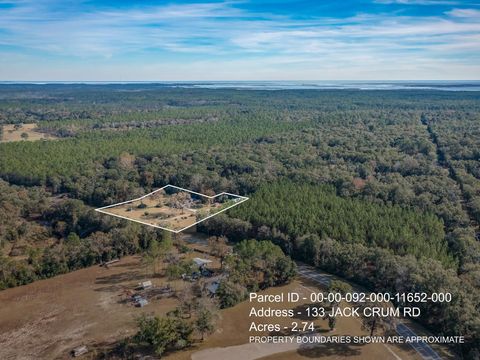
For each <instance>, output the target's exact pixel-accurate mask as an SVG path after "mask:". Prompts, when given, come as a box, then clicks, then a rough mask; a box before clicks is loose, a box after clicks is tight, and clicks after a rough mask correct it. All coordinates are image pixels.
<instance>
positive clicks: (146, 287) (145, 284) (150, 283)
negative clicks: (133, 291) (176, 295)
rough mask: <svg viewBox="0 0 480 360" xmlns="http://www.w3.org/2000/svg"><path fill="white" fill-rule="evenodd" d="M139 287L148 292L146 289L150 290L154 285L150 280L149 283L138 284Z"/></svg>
mask: <svg viewBox="0 0 480 360" xmlns="http://www.w3.org/2000/svg"><path fill="white" fill-rule="evenodd" d="M138 286H139V287H140V289H142V290H146V289H150V288H151V287H152V286H153V284H152V282H151V281H150V280H148V281H143V282H141V283H138Z"/></svg>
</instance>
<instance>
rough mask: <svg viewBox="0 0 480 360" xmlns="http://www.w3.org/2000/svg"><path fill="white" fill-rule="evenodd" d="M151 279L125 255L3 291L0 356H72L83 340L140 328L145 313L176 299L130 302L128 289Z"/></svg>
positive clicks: (171, 304)
mask: <svg viewBox="0 0 480 360" xmlns="http://www.w3.org/2000/svg"><path fill="white" fill-rule="evenodd" d="M146 278H148V279H150V280H152V282H153V283H154V285H156V287H160V286H163V285H164V284H165V283H164V280H163V279H161V278H153V279H152V278H151V277H146V275H145V268H144V267H143V266H141V264H140V258H139V257H126V258H124V259H122V260H121V261H120V262H119V263H117V264H115V265H113V266H110V268H109V269H106V268H104V267H99V266H92V267H90V268H86V269H82V270H78V271H74V272H72V273H69V274H65V275H60V276H57V277H55V278H51V279H47V280H41V281H37V282H35V283H32V284H29V285H26V286H20V287H17V288H13V289H8V290H4V291H2V292H0V319H2V321H0V358H1V359H55V358H70V355H69V351H70V350H71V349H72V348H74V347H76V346H78V345H81V344H87V346H90V345H92V344H102V343H110V342H112V341H115V340H118V339H121V338H124V337H126V336H128V335H131V334H133V333H134V332H135V328H136V325H135V317H136V316H138V315H140V314H141V313H150V312H155V313H156V314H159V315H161V314H165V313H166V312H167V311H169V310H171V309H172V308H174V307H175V306H176V303H177V301H176V299H175V298H162V299H161V300H158V301H157V300H156V301H152V302H151V303H150V304H148V305H147V306H146V307H144V308H136V307H134V306H132V305H131V304H128V303H126V302H125V298H126V296H125V291H126V290H127V289H132V288H134V287H136V285H137V284H138V283H139V282H140V281H143V280H145V279H146Z"/></svg>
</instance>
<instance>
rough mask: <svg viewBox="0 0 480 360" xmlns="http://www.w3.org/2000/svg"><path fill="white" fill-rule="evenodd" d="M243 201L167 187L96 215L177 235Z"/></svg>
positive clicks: (234, 196)
mask: <svg viewBox="0 0 480 360" xmlns="http://www.w3.org/2000/svg"><path fill="white" fill-rule="evenodd" d="M246 199H247V198H244V197H241V196H237V195H231V194H226V193H221V194H218V195H215V196H207V195H202V194H198V193H194V192H191V191H187V190H183V189H181V188H177V187H174V186H171V185H167V186H165V187H163V188H161V189H158V190H156V191H154V192H152V193H150V194H147V195H145V196H143V197H141V198H138V199H134V200H131V201H127V202H125V203H120V204H114V205H110V206H106V207H103V208H99V209H97V211H99V212H101V213H104V214H109V215H114V216H117V217H121V218H123V219H127V220H132V221H135V222H139V223H142V224H145V225H150V226H154V227H159V228H162V229H166V230H169V231H174V232H179V231H182V230H185V229H186V228H188V227H190V226H193V225H194V224H196V223H198V222H200V221H203V220H205V219H206V218H208V217H210V216H213V215H215V214H217V213H219V212H221V211H222V210H225V209H227V208H229V207H232V206H234V205H235V204H239V203H240V202H242V201H245V200H246Z"/></svg>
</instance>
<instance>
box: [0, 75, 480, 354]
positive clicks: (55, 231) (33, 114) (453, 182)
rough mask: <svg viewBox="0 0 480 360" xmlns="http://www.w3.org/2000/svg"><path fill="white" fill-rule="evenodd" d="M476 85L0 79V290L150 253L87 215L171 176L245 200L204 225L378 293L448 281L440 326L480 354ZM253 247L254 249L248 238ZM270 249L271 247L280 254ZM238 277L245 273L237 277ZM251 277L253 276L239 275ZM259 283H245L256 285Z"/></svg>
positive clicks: (150, 236) (438, 314)
mask: <svg viewBox="0 0 480 360" xmlns="http://www.w3.org/2000/svg"><path fill="white" fill-rule="evenodd" d="M479 100H480V94H478V93H477V92H463V91H458V92H447V91H434V90H408V91H406V90H398V91H359V90H285V91H253V90H252V91H238V90H225V89H223V90H208V89H184V88H172V87H168V86H163V85H161V84H127V85H126V84H123V85H121V84H117V85H60V84H48V85H27V84H23V85H0V125H2V124H19V125H21V124H27V123H36V124H37V126H38V129H39V131H42V132H45V133H48V134H51V135H55V137H58V139H55V140H53V139H52V140H39V141H18V142H9V143H0V178H1V180H0V289H2V288H7V287H13V286H18V285H22V284H26V283H29V282H32V281H35V280H37V279H42V278H47V277H51V276H55V275H57V274H61V273H65V272H68V271H72V270H75V269H79V268H81V267H85V266H89V265H92V264H96V263H100V262H102V261H107V260H109V259H112V258H116V257H121V256H124V255H127V254H134V253H139V252H142V251H145V250H146V249H148V247H149V244H150V243H151V242H152V241H153V240H154V239H156V238H158V237H159V236H160V234H158V233H157V232H155V231H153V230H151V229H147V228H145V227H142V226H139V225H135V224H131V223H127V222H125V221H123V220H118V219H113V218H111V217H108V216H103V215H101V214H98V213H95V212H94V211H93V209H94V208H95V207H99V206H105V205H110V204H113V203H116V202H120V201H126V200H129V199H132V198H136V197H139V196H141V195H144V194H146V193H147V192H150V191H152V190H154V189H157V188H159V187H162V186H164V185H166V184H173V185H176V186H180V187H185V188H188V189H191V190H193V191H198V192H201V193H209V192H213V193H218V192H221V191H227V192H231V193H238V194H240V195H245V196H248V197H250V200H249V201H248V202H246V203H245V204H242V205H241V206H239V207H237V208H235V209H232V210H229V211H228V212H227V214H226V215H219V216H218V217H215V218H212V219H211V220H210V221H208V222H207V223H205V224H203V225H202V226H199V227H198V229H197V230H198V231H202V232H205V233H208V234H209V235H217V236H226V237H228V239H229V240H230V241H231V242H241V241H243V240H246V239H257V240H258V241H262V240H270V241H272V242H273V243H274V244H276V245H278V246H279V247H280V248H281V249H282V250H283V251H284V252H285V254H287V255H289V256H291V257H292V258H294V259H296V260H302V261H305V262H309V263H311V264H312V265H315V266H318V267H319V268H321V269H324V270H326V271H330V272H333V273H336V274H338V275H340V276H342V277H344V278H347V279H350V280H353V281H356V282H358V283H361V284H362V285H364V286H367V287H368V288H370V289H372V290H382V291H384V290H388V291H411V290H413V289H416V290H418V289H422V290H424V291H428V292H433V291H437V292H438V291H442V290H446V289H447V290H448V291H450V292H452V293H453V294H455V296H454V301H452V302H451V303H449V304H423V305H421V306H422V307H423V308H424V310H425V311H424V313H426V314H430V315H427V316H425V317H423V318H422V319H421V321H422V322H423V323H424V324H425V325H427V326H429V327H430V329H432V331H434V332H437V333H442V334H450V335H458V334H462V335H465V337H466V339H467V344H464V345H462V346H461V348H459V349H457V351H458V353H459V354H461V356H463V357H464V358H471V359H474V358H475V357H476V356H478V354H479V353H480V340H479V339H480V317H479V316H478V313H479V309H480V290H479V287H480V282H479V279H480V265H479V264H480V245H479V241H480V230H479V222H480V150H479V149H480V143H479V141H480V101H479ZM244 251H248V249H244ZM275 251H276V250H275ZM239 275H240V274H239ZM244 282H248V279H244ZM252 286H253V285H252V284H249V285H248V286H247V287H249V288H250V287H252Z"/></svg>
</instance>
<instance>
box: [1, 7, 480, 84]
mask: <svg viewBox="0 0 480 360" xmlns="http://www.w3.org/2000/svg"><path fill="white" fill-rule="evenodd" d="M0 1H2V0H0ZM403 1H407V0H403ZM407 2H408V3H412V1H407ZM16 4H17V6H14V7H12V8H5V9H2V11H0V45H4V46H5V45H6V46H8V47H11V48H18V47H20V48H22V49H23V50H22V51H20V53H22V56H23V57H24V60H22V61H18V62H15V61H14V60H13V58H14V57H12V56H13V55H12V54H15V52H14V51H13V50H9V51H10V52H9V53H6V52H3V53H2V51H1V50H0V54H1V56H0V57H3V58H4V59H3V66H2V67H0V79H6V78H7V77H9V78H10V79H13V78H12V76H17V77H19V76H22V77H24V76H27V75H28V76H34V73H35V71H38V72H39V73H40V74H43V75H39V76H37V77H36V78H37V79H38V80H44V79H47V78H50V77H51V76H53V77H55V76H54V75H53V74H57V75H56V78H57V79H59V77H60V78H61V77H62V76H64V78H66V79H75V78H77V77H78V76H86V77H88V79H89V80H93V79H95V78H92V76H93V75H95V74H96V76H98V77H97V78H98V79H102V80H108V79H107V78H109V77H110V76H113V74H116V76H117V77H122V79H119V80H135V79H145V80H148V77H147V78H145V77H146V76H147V75H146V73H147V72H148V71H150V72H151V76H150V79H152V78H154V79H156V80H161V79H165V80H174V79H187V78H192V79H193V78H195V79H201V78H203V77H206V78H211V79H213V78H217V79H222V78H223V79H234V78H242V79H254V78H258V79H272V78H274V77H276V78H277V79H294V78H295V76H296V77H297V78H298V79H302V78H307V79H312V78H315V77H317V78H318V79H320V78H328V79H333V78H335V77H337V78H339V79H341V78H343V79H356V78H363V79H365V78H367V75H368V76H369V77H370V78H371V79H375V78H382V77H383V78H394V77H396V76H401V77H403V78H405V79H407V78H409V79H413V78H415V77H417V78H419V77H422V78H424V77H425V76H427V78H438V77H444V78H447V77H448V78H450V75H451V74H457V75H456V77H457V78H461V77H463V76H464V75H466V76H469V77H471V78H479V77H480V72H479V66H478V63H479V58H480V55H479V54H477V55H475V52H474V51H472V49H476V48H479V45H480V22H479V21H478V14H479V11H477V10H474V9H453V10H451V11H449V12H447V13H445V14H443V15H442V16H415V17H413V16H398V15H396V14H358V15H357V16H354V17H351V18H347V19H337V18H333V17H331V18H313V17H312V18H309V19H302V20H298V19H294V18H288V17H279V16H278V15H271V14H265V13H262V14H258V13H256V14H253V13H249V12H247V11H245V10H241V9H240V8H238V7H236V3H235V2H223V3H222V2H221V3H196V4H183V5H182V4H176V5H164V6H150V7H141V8H140V7H135V8H128V9H122V10H119V9H115V10H108V9H102V10H91V9H90V10H88V11H87V10H85V9H84V11H75V9H68V11H66V10H65V9H63V8H62V9H60V10H58V9H57V10H56V7H55V6H51V5H52V4H56V5H58V4H59V3H58V2H55V1H54V0H49V1H42V2H37V1H32V0H23V2H21V3H16ZM18 4H20V5H18ZM62 4H63V5H62ZM65 4H66V3H61V4H60V5H58V6H60V7H62V6H67V5H65ZM29 51H30V52H33V53H36V55H31V56H30V57H29V56H28V55H27V54H28V52H29ZM465 54H468V55H469V56H465ZM45 56H48V57H51V58H52V59H53V60H51V61H52V62H51V63H45V60H44V59H45ZM175 57H178V58H179V60H178V61H173V60H172V58H175ZM139 58H141V59H142V60H143V63H139V61H140V60H138V59H139ZM185 58H187V59H186V60H184V59H185ZM8 59H10V61H9V60H8ZM29 59H30V60H29ZM39 59H40V61H38V60H39ZM232 59H236V60H232ZM42 60H43V62H42ZM73 60H75V61H73ZM79 60H81V61H82V62H83V63H82V62H80V61H79ZM29 64H30V65H29ZM69 64H70V65H69ZM133 64H134V65H133ZM49 66H50V67H51V68H49ZM69 66H70V67H71V68H72V69H69ZM242 66H243V67H242ZM442 66H443V67H445V68H444V69H443V70H441V69H442ZM127 68H128V70H126V69H127ZM21 69H23V70H21ZM75 69H77V70H78V71H76V70H75ZM436 71H438V73H436ZM467 71H468V72H467ZM83 72H84V73H83ZM464 72H465V73H464ZM75 74H77V75H76V76H75ZM102 74H103V76H102ZM172 74H173V75H172ZM262 74H263V76H262ZM302 74H303V75H302ZM342 74H343V75H342ZM415 74H416V76H414V75H415ZM435 74H437V76H434V75H435ZM449 74H450V75H449ZM172 76H174V78H172ZM452 76H453V75H452ZM123 77H130V78H129V79H123ZM175 77H176V78H175ZM83 80H86V79H83ZM110 80H113V79H110Z"/></svg>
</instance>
